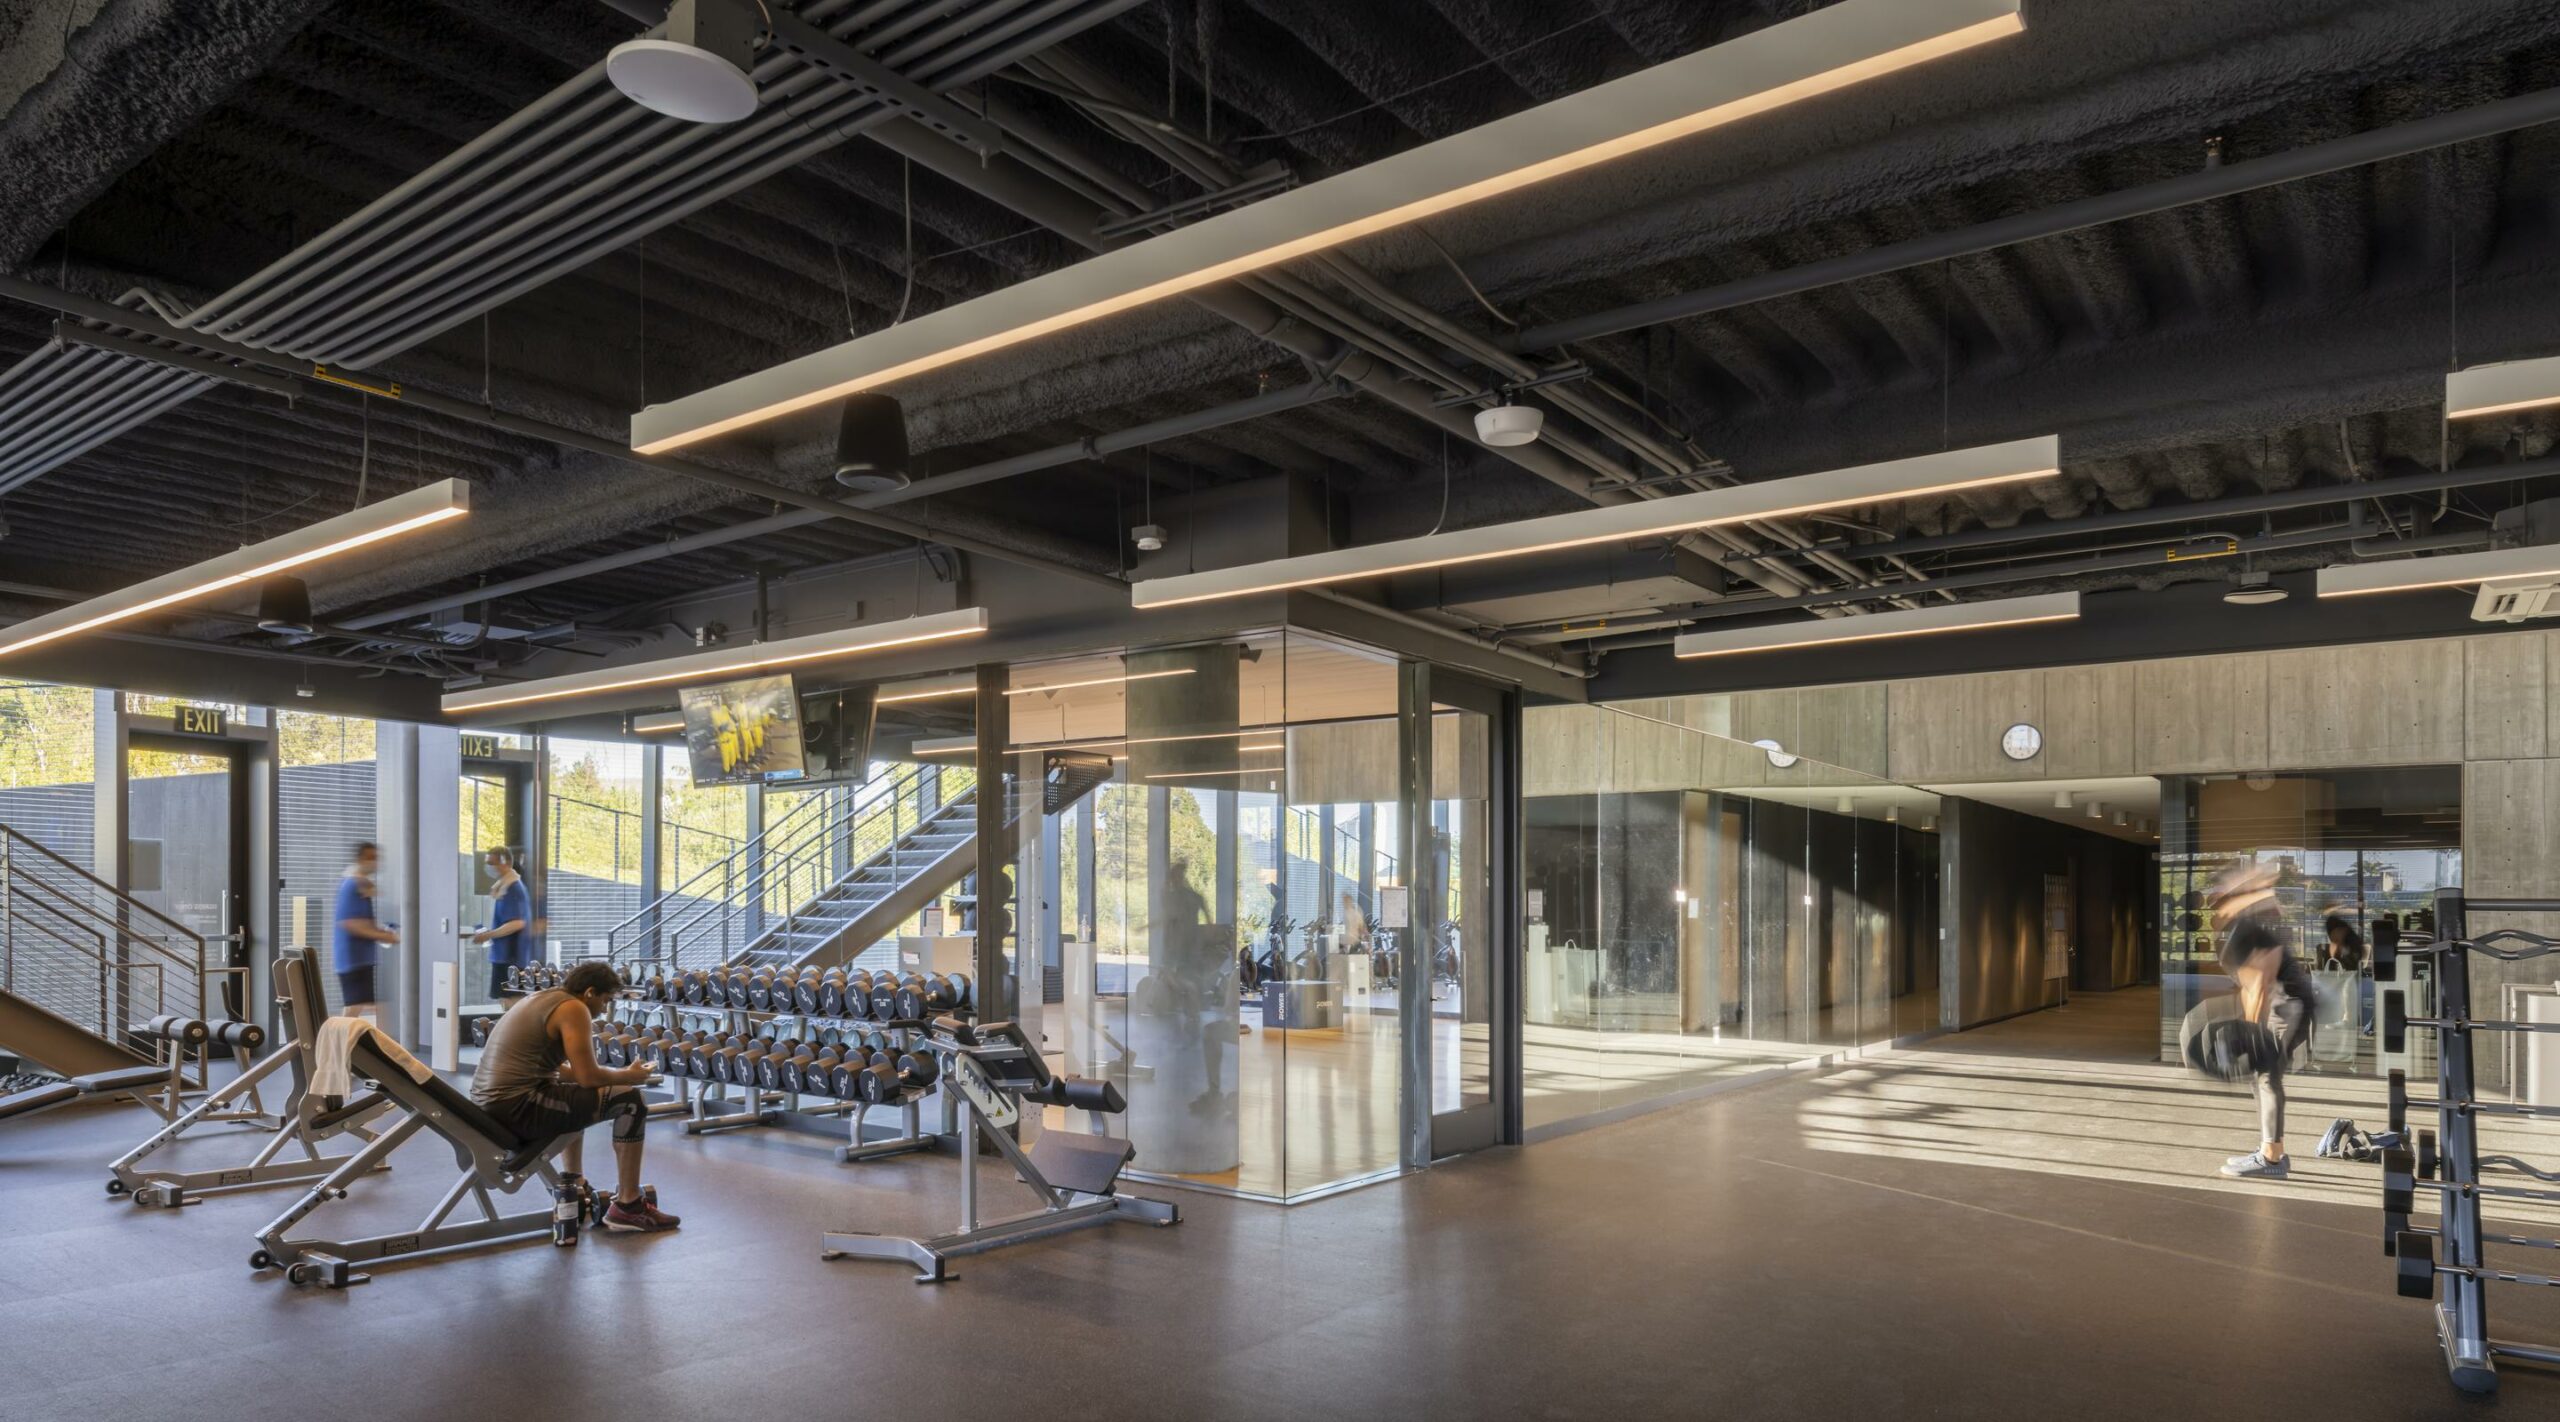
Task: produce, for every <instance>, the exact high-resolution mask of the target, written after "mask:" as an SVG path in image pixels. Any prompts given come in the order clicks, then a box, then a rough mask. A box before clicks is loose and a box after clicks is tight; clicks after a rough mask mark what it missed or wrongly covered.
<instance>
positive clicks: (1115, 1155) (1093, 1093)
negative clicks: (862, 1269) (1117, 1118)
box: [819, 1017, 1182, 1284]
mask: <svg viewBox="0 0 2560 1422" xmlns="http://www.w3.org/2000/svg"><path fill="white" fill-rule="evenodd" d="M927 1042H928V1045H929V1047H930V1049H931V1050H932V1051H933V1052H934V1053H935V1054H936V1055H938V1056H939V1057H940V1058H941V1063H942V1064H941V1067H940V1073H941V1079H942V1080H944V1081H945V1082H947V1083H948V1084H949V1085H950V1086H951V1087H952V1094H953V1096H954V1097H956V1099H957V1100H958V1103H959V1113H960V1120H961V1129H960V1139H959V1150H960V1225H959V1228H957V1229H955V1230H953V1231H951V1232H950V1233H948V1234H940V1235H935V1236H933V1237H932V1238H930V1239H915V1238H910V1237H907V1236H903V1235H883V1234H868V1233H855V1232H850V1231H829V1232H828V1233H826V1234H825V1235H824V1236H822V1238H821V1243H820V1246H819V1257H820V1258H822V1259H842V1258H846V1257H852V1258H859V1259H895V1260H900V1261H903V1262H905V1263H907V1264H910V1265H913V1266H914V1267H915V1270H916V1282H917V1283H919V1284H939V1283H944V1282H947V1281H949V1280H951V1279H953V1278H955V1277H957V1276H956V1275H954V1274H953V1273H952V1272H951V1260H953V1259H955V1258H957V1257H959V1256H961V1255H964V1254H978V1253H982V1252H984V1251H986V1250H990V1249H1001V1248H1003V1247H1005V1246H1006V1245H1009V1244H1020V1243H1023V1242H1024V1241H1026V1240H1033V1239H1042V1238H1045V1237H1047V1236H1049V1235H1053V1234H1063V1233H1065V1232H1067V1231H1069V1230H1076V1229H1084V1228H1087V1227H1089V1226H1093V1225H1101V1224H1111V1223H1114V1222H1126V1223H1131V1224H1147V1225H1155V1226H1158V1227H1162V1226H1165V1225H1172V1224H1179V1223H1181V1222H1182V1212H1181V1210H1180V1209H1178V1208H1176V1207H1175V1206H1174V1205H1173V1204H1172V1203H1171V1202H1169V1201H1164V1200H1150V1199H1146V1198H1144V1197H1141V1196H1136V1195H1123V1194H1121V1193H1119V1182H1120V1172H1121V1171H1122V1170H1124V1169H1126V1168H1127V1167H1128V1164H1129V1161H1130V1159H1131V1157H1132V1156H1133V1155H1134V1154H1135V1152H1134V1151H1133V1150H1132V1149H1131V1148H1130V1145H1129V1143H1128V1142H1127V1141H1125V1140H1120V1139H1117V1138H1114V1137H1111V1136H1101V1135H1078V1134H1075V1133H1073V1132H1068V1131H1044V1132H1042V1133H1041V1135H1040V1138H1039V1139H1038V1140H1037V1141H1035V1142H1034V1143H1033V1144H1032V1147H1031V1149H1030V1150H1029V1151H1028V1152H1026V1151H1024V1150H1023V1148H1022V1146H1021V1145H1020V1144H1019V1143H1018V1142H1016V1141H1015V1140H1014V1138H1013V1137H1014V1127H1015V1125H1017V1124H1018V1123H1019V1122H1020V1121H1021V1119H1022V1106H1023V1104H1024V1103H1026V1102H1028V1103H1032V1104H1034V1105H1041V1106H1064V1107H1068V1108H1070V1109H1072V1110H1079V1111H1090V1112H1095V1113H1098V1114H1107V1115H1117V1114H1119V1113H1120V1112H1122V1111H1124V1110H1126V1109H1128V1102H1127V1101H1126V1100H1124V1099H1123V1098H1122V1097H1121V1095H1120V1089H1119V1088H1118V1087H1116V1086H1113V1085H1112V1084H1111V1083H1110V1082H1108V1081H1094V1080H1090V1079H1088V1078H1083V1077H1061V1076H1058V1075H1055V1074H1054V1073H1052V1072H1051V1071H1050V1070H1049V1065H1048V1063H1047V1062H1045V1061H1043V1060H1042V1059H1041V1057H1040V1052H1039V1049H1038V1048H1037V1047H1035V1046H1033V1045H1032V1043H1031V1041H1030V1040H1029V1039H1028V1038H1027V1037H1025V1036H1024V1035H1023V1031H1022V1029H1021V1027H1019V1026H1018V1025H1016V1024H1014V1023H1011V1022H988V1023H983V1024H978V1025H974V1026H973V1025H971V1024H970V1023H967V1022H963V1021H961V1020H960V1019H958V1018H955V1017H940V1018H936V1019H935V1020H934V1022H933V1025H932V1028H931V1030H930V1033H929V1034H928V1037H927ZM980 1141H984V1142H985V1143H986V1144H987V1145H988V1146H989V1147H990V1148H992V1149H993V1150H994V1151H995V1153H996V1154H997V1155H1000V1156H1002V1157H1004V1159H1005V1162H1006V1163H1007V1164H1009V1165H1011V1166H1012V1167H1013V1170H1014V1174H1015V1175H1016V1176H1017V1177H1019V1178H1020V1180H1021V1181H1022V1183H1023V1184H1025V1185H1028V1186H1029V1187H1031V1191H1032V1193H1033V1194H1034V1195H1035V1196H1037V1197H1038V1198H1039V1201H1040V1204H1039V1208H1037V1209H1033V1210H1030V1211H1027V1212H1025V1213H1022V1214H1016V1215H1007V1216H1005V1217H1003V1218H1001V1219H994V1220H981V1219H980V1218H979V1217H978V1155H979V1150H978V1142H980Z"/></svg>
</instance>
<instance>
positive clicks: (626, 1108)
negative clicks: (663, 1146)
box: [480, 1081, 649, 1141]
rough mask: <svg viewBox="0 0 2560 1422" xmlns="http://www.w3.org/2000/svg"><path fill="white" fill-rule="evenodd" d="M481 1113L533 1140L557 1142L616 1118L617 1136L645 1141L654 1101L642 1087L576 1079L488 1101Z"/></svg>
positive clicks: (481, 1106)
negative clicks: (584, 1082) (642, 1093)
mask: <svg viewBox="0 0 2560 1422" xmlns="http://www.w3.org/2000/svg"><path fill="white" fill-rule="evenodd" d="M480 1109H481V1110H483V1111H486V1112H488V1113H489V1114H490V1116H491V1117H493V1118H495V1119H496V1121H497V1122H498V1124H499V1125H502V1126H504V1127H506V1128H507V1129H508V1130H510V1131H513V1132H515V1133H516V1134H517V1135H518V1136H521V1137H523V1138H524V1139H525V1140H528V1141H547V1140H557V1139H558V1138H560V1137H562V1136H565V1135H569V1134H572V1133H574V1132H577V1131H583V1130H585V1129H586V1128H587V1127H589V1126H593V1125H597V1124H600V1123H602V1122H604V1121H607V1120H610V1121H612V1122H613V1138H614V1139H615V1140H618V1141H636V1140H638V1139H640V1130H641V1127H642V1126H644V1125H646V1124H647V1122H648V1120H649V1103H648V1102H647V1101H645V1100H643V1099H641V1096H640V1088H638V1087H636V1086H607V1087H601V1088H599V1087H593V1086H580V1085H578V1084H577V1083H576V1082H573V1081H554V1082H546V1083H545V1084H543V1085H541V1086H537V1087H535V1088H534V1089H533V1090H531V1091H529V1092H527V1093H525V1094H524V1095H522V1096H511V1097H509V1098H507V1099H506V1100H504V1101H484V1102H482V1103H481V1105H480Z"/></svg>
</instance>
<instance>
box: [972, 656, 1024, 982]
mask: <svg viewBox="0 0 2560 1422" xmlns="http://www.w3.org/2000/svg"><path fill="white" fill-rule="evenodd" d="M1011 685H1012V675H1011V673H1010V672H1009V671H1008V670H1007V669H1006V668H1005V667H1004V666H1002V665H1000V664H989V665H985V666H981V667H979V668H978V696H977V703H978V704H977V712H978V714H977V742H978V749H977V752H976V759H977V770H978V799H977V805H976V809H977V837H978V873H977V880H978V903H977V921H978V935H977V936H978V942H977V951H976V955H975V963H976V971H975V972H974V973H972V974H971V978H972V981H973V982H974V984H975V988H976V992H977V994H978V1015H979V1016H980V1017H981V1018H982V1019H985V1020H987V1021H999V1020H1013V1019H1014V1018H1015V1015H1016V1013H1018V1012H1019V1011H1020V1009H1021V990H1020V984H1019V983H1018V982H1017V981H1016V979H1015V977H1014V974H1013V964H1012V962H1011V961H1010V959H1009V957H1008V954H1007V952H1006V948H1007V944H1006V941H1005V940H1006V938H1007V936H1008V934H1007V930H1008V928H1010V926H1011V924H1012V919H1013V912H1012V910H1013V905H1012V904H1011V903H1010V902H1008V901H1007V899H1006V897H1005V892H1004V873H1003V870H1004V869H1005V867H1006V866H1008V865H1010V864H1011V863H1012V862H1013V841H1012V825H1011V821H1010V817H1009V816H1008V814H1007V811H1008V809H1009V808H1010V807H1009V806H1008V805H1007V804H1006V803H1005V802H1006V800H1007V799H1008V798H1009V797H1008V795H1007V794H1006V789H1007V787H1006V784H1005V778H1006V773H1007V772H1008V771H1009V770H1010V769H1011V765H1012V759H1013V758H1012V755H1011V753H1010V752H1011V741H1012V739H1013V730H1012V716H1011V704H1012V698H1011V697H1008V696H1006V695H1005V691H1006V690H1007V689H1008V688H1009V687H1010V686H1011Z"/></svg>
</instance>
